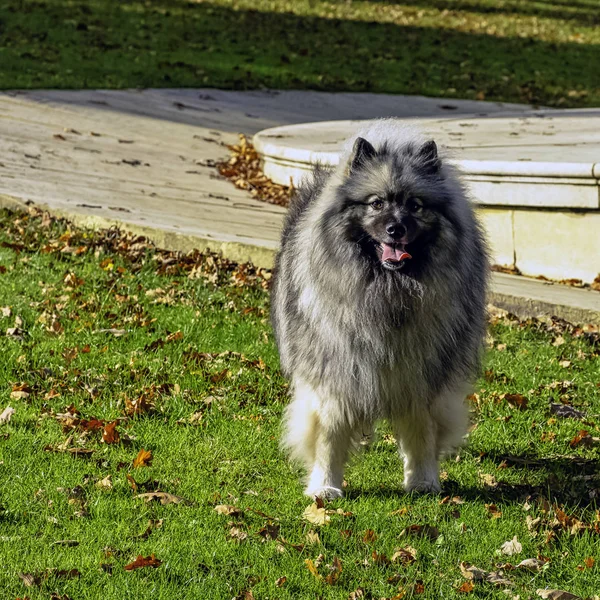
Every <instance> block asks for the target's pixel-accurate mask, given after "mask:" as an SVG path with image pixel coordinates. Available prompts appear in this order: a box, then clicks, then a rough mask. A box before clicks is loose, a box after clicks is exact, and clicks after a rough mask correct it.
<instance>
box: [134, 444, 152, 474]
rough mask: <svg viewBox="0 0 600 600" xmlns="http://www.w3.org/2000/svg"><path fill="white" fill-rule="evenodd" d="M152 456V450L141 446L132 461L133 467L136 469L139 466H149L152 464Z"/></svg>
mask: <svg viewBox="0 0 600 600" xmlns="http://www.w3.org/2000/svg"><path fill="white" fill-rule="evenodd" d="M152 458H153V456H152V451H151V450H144V449H143V448H142V449H141V450H140V451H139V452H138V455H137V456H136V457H135V459H134V461H133V468H134V469H138V468H139V467H149V466H150V465H151V464H152Z"/></svg>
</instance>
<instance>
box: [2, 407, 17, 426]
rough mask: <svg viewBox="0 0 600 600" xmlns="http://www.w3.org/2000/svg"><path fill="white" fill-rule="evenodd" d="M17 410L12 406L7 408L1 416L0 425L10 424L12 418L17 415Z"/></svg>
mask: <svg viewBox="0 0 600 600" xmlns="http://www.w3.org/2000/svg"><path fill="white" fill-rule="evenodd" d="M15 412H16V410H15V409H14V408H12V407H10V406H7V407H6V408H5V409H4V410H3V411H2V414H0V425H4V424H5V423H9V422H10V419H11V417H12V416H13V415H14V414H15Z"/></svg>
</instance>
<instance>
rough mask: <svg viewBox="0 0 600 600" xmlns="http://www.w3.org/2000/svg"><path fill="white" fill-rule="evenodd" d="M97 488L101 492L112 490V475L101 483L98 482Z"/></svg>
mask: <svg viewBox="0 0 600 600" xmlns="http://www.w3.org/2000/svg"><path fill="white" fill-rule="evenodd" d="M96 487H97V488H99V489H101V490H112V489H113V483H112V475H107V476H106V477H105V478H104V479H101V480H100V481H98V482H96Z"/></svg>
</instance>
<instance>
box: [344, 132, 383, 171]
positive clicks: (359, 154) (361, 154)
mask: <svg viewBox="0 0 600 600" xmlns="http://www.w3.org/2000/svg"><path fill="white" fill-rule="evenodd" d="M376 154H377V151H376V150H375V148H373V145H372V144H371V143H369V142H367V140H365V138H361V137H359V138H356V141H355V142H354V146H353V147H352V154H351V155H350V160H349V161H348V167H347V173H348V174H350V173H352V171H354V170H355V169H356V168H357V167H359V166H360V165H362V164H364V163H365V162H366V161H367V160H369V159H370V158H372V157H373V156H375V155H376Z"/></svg>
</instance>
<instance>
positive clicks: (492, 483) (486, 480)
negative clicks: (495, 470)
mask: <svg viewBox="0 0 600 600" xmlns="http://www.w3.org/2000/svg"><path fill="white" fill-rule="evenodd" d="M479 481H481V483H482V484H483V485H485V486H486V487H489V488H495V487H496V486H497V485H498V482H497V481H496V478H495V477H494V476H493V475H490V474H489V473H479Z"/></svg>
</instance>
